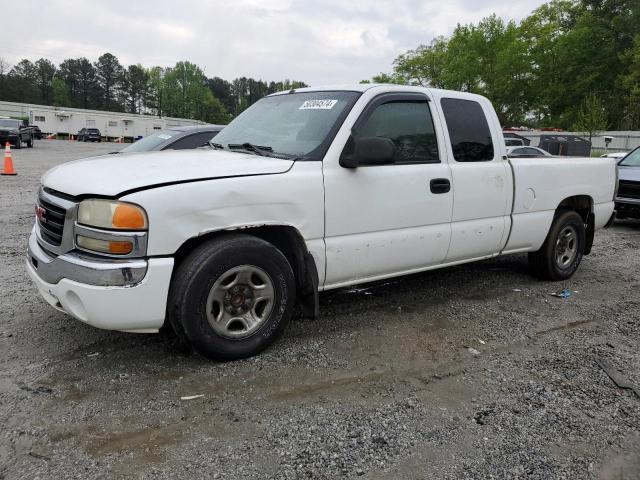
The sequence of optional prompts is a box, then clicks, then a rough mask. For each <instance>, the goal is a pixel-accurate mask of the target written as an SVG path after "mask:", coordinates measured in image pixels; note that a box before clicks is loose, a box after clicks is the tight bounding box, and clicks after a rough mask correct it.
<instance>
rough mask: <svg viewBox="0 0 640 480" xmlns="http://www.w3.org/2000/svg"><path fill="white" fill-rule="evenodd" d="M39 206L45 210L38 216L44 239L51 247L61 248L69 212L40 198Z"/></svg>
mask: <svg viewBox="0 0 640 480" xmlns="http://www.w3.org/2000/svg"><path fill="white" fill-rule="evenodd" d="M38 205H39V206H40V207H42V208H43V209H44V212H43V214H42V215H39V216H38V226H39V227H40V235H41V236H42V239H43V240H44V241H46V242H47V243H50V244H51V245H56V246H59V245H60V244H61V243H62V235H63V233H64V219H65V216H66V214H67V211H66V210H65V209H64V208H62V207H59V206H57V205H53V204H52V203H50V202H47V201H46V200H45V199H44V198H42V197H39V198H38Z"/></svg>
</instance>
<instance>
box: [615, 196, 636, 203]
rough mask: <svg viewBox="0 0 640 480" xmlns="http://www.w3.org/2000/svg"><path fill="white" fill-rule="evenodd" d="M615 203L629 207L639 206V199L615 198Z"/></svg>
mask: <svg viewBox="0 0 640 480" xmlns="http://www.w3.org/2000/svg"><path fill="white" fill-rule="evenodd" d="M615 202H617V203H627V204H629V205H640V198H629V197H616V199H615Z"/></svg>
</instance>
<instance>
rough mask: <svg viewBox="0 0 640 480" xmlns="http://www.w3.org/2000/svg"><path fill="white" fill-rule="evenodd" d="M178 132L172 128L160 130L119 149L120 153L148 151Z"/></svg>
mask: <svg viewBox="0 0 640 480" xmlns="http://www.w3.org/2000/svg"><path fill="white" fill-rule="evenodd" d="M179 133H180V132H175V131H173V130H161V131H159V132H156V133H154V134H152V135H149V136H148V137H144V138H141V139H140V140H138V141H137V142H135V143H132V144H131V145H129V146H128V147H125V148H123V149H122V150H120V151H121V152H122V153H131V152H148V151H150V150H153V149H154V148H156V147H157V146H158V145H160V144H162V143H164V142H166V141H167V140H169V139H170V138H173V137H175V136H177V135H178V134H179Z"/></svg>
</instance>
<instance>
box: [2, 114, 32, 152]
mask: <svg viewBox="0 0 640 480" xmlns="http://www.w3.org/2000/svg"><path fill="white" fill-rule="evenodd" d="M6 142H9V143H10V144H12V145H13V146H14V148H22V143H23V142H24V143H26V144H27V147H29V148H31V147H33V130H32V129H31V127H28V126H27V125H25V124H24V123H23V122H22V121H21V120H15V119H13V118H0V144H1V145H4V144H5V143H6Z"/></svg>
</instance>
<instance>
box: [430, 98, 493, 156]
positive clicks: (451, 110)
mask: <svg viewBox="0 0 640 480" xmlns="http://www.w3.org/2000/svg"><path fill="white" fill-rule="evenodd" d="M440 104H441V105H442V111H443V113H444V118H445V120H446V122H447V129H448V130H449V138H450V139H451V149H452V150H453V157H454V158H455V159H456V161H457V162H486V161H489V160H493V141H492V139H491V130H490V129H489V124H488V123H487V118H486V117H485V115H484V111H483V110H482V107H481V106H480V104H479V103H478V102H474V101H473V100H462V99H459V98H443V99H442V100H441V102H440Z"/></svg>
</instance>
